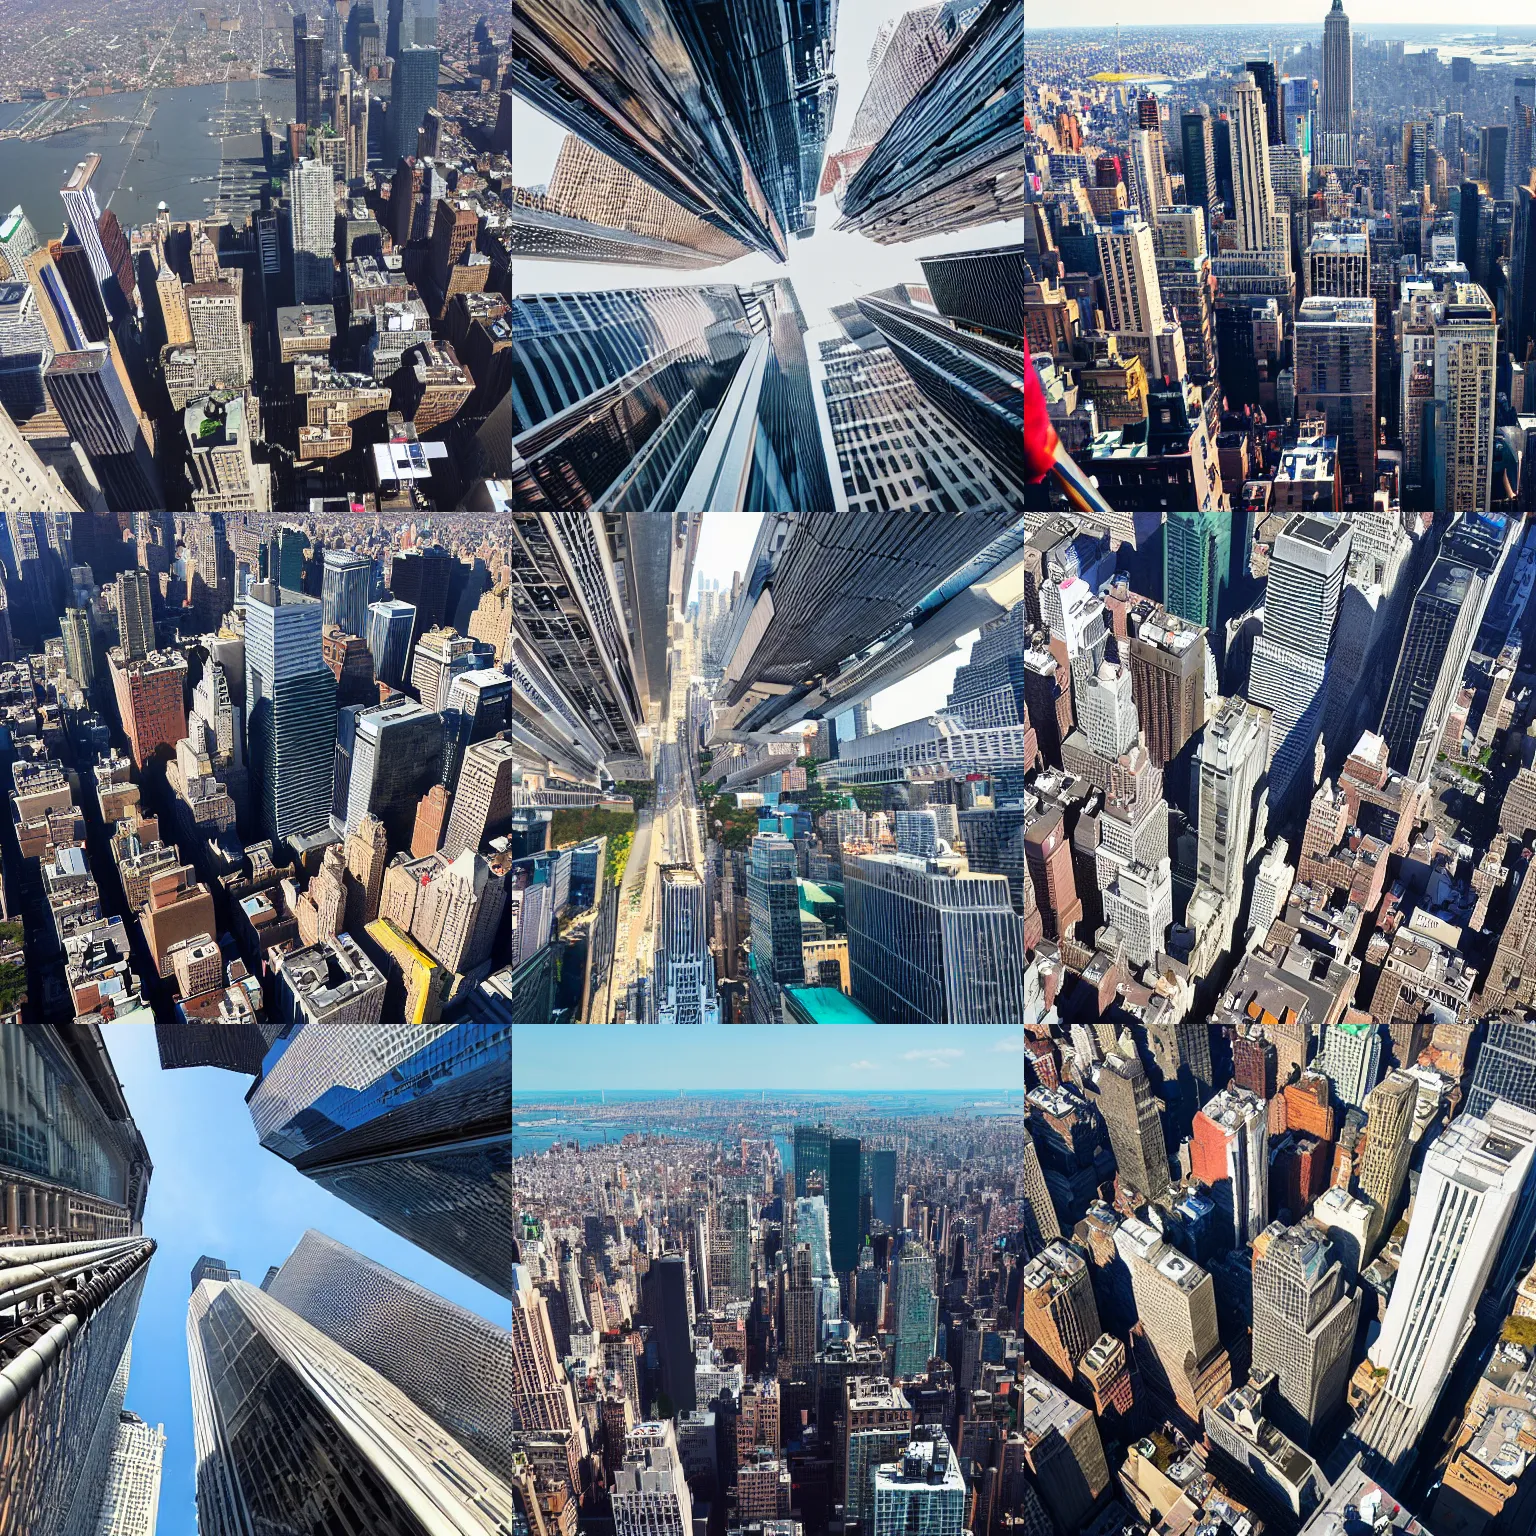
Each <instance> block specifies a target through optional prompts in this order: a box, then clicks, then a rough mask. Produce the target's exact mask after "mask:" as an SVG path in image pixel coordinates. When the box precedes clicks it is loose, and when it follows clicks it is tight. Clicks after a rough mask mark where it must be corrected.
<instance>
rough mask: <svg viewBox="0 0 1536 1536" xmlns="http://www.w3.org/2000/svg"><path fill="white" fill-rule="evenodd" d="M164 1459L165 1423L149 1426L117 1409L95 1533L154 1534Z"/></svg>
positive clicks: (117, 1535)
mask: <svg viewBox="0 0 1536 1536" xmlns="http://www.w3.org/2000/svg"><path fill="white" fill-rule="evenodd" d="M164 1460H165V1425H163V1424H157V1425H155V1427H154V1428H153V1429H151V1428H150V1426H149V1425H148V1424H146V1423H145V1422H144V1420H143V1419H141V1418H140V1417H139V1416H138V1414H136V1413H128V1412H126V1411H124V1412H122V1413H119V1415H118V1425H117V1439H116V1441H115V1442H114V1444H113V1447H112V1465H111V1467H110V1468H109V1470H108V1472H107V1491H106V1493H105V1495H104V1496H103V1498H102V1501H101V1514H100V1524H98V1525H97V1526H96V1527H95V1536H155V1522H156V1518H157V1516H158V1513H159V1509H160V1470H161V1466H162V1464H163V1463H164ZM87 1530H89V1527H87Z"/></svg>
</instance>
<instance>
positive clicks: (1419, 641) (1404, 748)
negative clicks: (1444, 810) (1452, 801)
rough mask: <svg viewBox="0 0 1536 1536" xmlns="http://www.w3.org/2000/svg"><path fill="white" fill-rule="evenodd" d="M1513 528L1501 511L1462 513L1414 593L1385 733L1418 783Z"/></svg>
mask: <svg viewBox="0 0 1536 1536" xmlns="http://www.w3.org/2000/svg"><path fill="white" fill-rule="evenodd" d="M1514 526H1515V525H1514V524H1513V523H1512V521H1511V520H1510V519H1509V518H1508V517H1506V516H1505V515H1504V514H1501V513H1495V514H1491V515H1487V514H1485V515H1467V516H1463V517H1461V518H1458V519H1457V521H1456V522H1455V523H1454V524H1453V525H1452V527H1451V529H1450V531H1449V532H1448V533H1447V534H1446V537H1445V541H1444V543H1443V544H1442V546H1441V552H1440V555H1439V558H1437V559H1436V561H1435V563H1434V564H1433V565H1432V566H1431V567H1430V569H1429V574H1428V575H1427V576H1425V578H1424V584H1423V585H1422V586H1421V587H1420V588H1419V590H1418V593H1417V594H1416V595H1415V597H1414V599H1413V606H1412V608H1411V609H1410V610H1409V614H1408V626H1407V629H1406V630H1405V632H1404V634H1403V645H1402V650H1401V651H1400V652H1399V654H1398V658H1397V669H1396V671H1395V672H1394V673H1393V677H1392V688H1391V692H1390V693H1388V695H1387V703H1386V708H1385V709H1384V711H1383V713H1382V718H1381V734H1382V737H1383V738H1384V739H1385V741H1386V743H1387V751H1388V760H1389V762H1390V763H1391V765H1392V767H1393V768H1394V769H1395V770H1396V771H1397V772H1399V773H1402V774H1405V775H1406V776H1407V777H1408V778H1410V779H1413V780H1415V781H1418V782H1422V781H1423V780H1425V779H1427V778H1428V777H1429V769H1430V764H1431V763H1432V762H1433V761H1434V756H1435V753H1436V752H1438V750H1439V747H1440V738H1441V735H1442V734H1443V733H1444V730H1445V719H1446V714H1447V712H1448V711H1449V709H1450V708H1451V706H1452V704H1453V703H1454V702H1455V700H1456V697H1457V695H1458V693H1459V692H1460V690H1461V685H1462V673H1463V672H1464V670H1465V668H1466V664H1467V660H1468V658H1469V656H1470V655H1471V652H1472V646H1473V642H1474V641H1475V640H1476V638H1477V632H1478V629H1479V627H1480V626H1481V624H1482V622H1483V615H1484V613H1485V612H1486V611H1487V607H1488V601H1489V598H1490V597H1491V596H1492V593H1493V588H1494V586H1495V584H1496V583H1497V581H1498V579H1499V576H1500V574H1501V572H1502V571H1503V569H1504V563H1505V561H1506V560H1507V559H1508V558H1509V552H1510V549H1511V548H1512V547H1513V544H1514V543H1515V542H1518V541H1517V540H1512V539H1511V533H1512V532H1513V529H1514Z"/></svg>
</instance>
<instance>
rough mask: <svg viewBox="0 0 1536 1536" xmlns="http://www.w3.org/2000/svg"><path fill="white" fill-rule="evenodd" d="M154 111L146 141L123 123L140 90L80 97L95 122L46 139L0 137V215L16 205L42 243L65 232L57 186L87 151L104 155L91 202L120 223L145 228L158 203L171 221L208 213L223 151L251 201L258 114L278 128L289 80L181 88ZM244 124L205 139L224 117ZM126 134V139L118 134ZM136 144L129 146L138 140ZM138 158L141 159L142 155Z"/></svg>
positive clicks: (5, 113) (6, 116)
mask: <svg viewBox="0 0 1536 1536" xmlns="http://www.w3.org/2000/svg"><path fill="white" fill-rule="evenodd" d="M153 94H154V99H155V115H154V117H153V119H152V120H151V121H150V124H149V126H148V128H146V129H145V130H144V133H143V135H142V137H140V136H139V134H138V130H137V129H136V128H134V127H132V125H131V123H130V122H129V121H123V122H101V121H99V120H100V119H103V118H123V119H133V118H134V117H135V116H136V115H137V113H138V111H139V108H140V107H141V106H142V105H143V102H144V96H143V93H142V92H136V93H133V94H126V95H120V96H95V97H91V98H90V99H89V100H88V101H87V102H86V103H84V104H85V105H86V106H87V107H88V109H89V117H90V119H93V120H97V121H96V125H95V126H92V125H91V122H90V121H87V122H86V123H84V124H83V125H82V126H79V127H73V128H70V129H69V130H68V131H67V132H65V133H59V134H54V135H52V136H51V137H48V138H45V139H34V140H21V139H0V217H3V216H4V215H5V214H6V213H8V212H9V211H10V210H11V209H12V208H14V207H15V206H16V205H17V204H18V203H19V204H20V205H21V206H22V208H23V209H24V210H25V212H26V214H27V217H28V218H29V219H31V221H32V223H33V225H34V226H35V227H36V229H37V232H38V234H39V236H40V237H42V238H43V239H52V238H54V237H56V236H58V235H59V234H60V233H62V231H63V227H64V204H63V202H62V200H61V199H60V197H59V188H60V187H61V186H63V185H64V182H65V180H66V178H67V177H68V176H69V173H70V171H72V170H73V169H74V167H75V166H76V165H77V164H78V163H79V162H80V161H81V160H83V159H84V158H85V157H86V156H87V155H89V154H93V153H94V154H99V155H100V156H101V166H100V168H99V169H98V170H97V172H96V178H95V180H94V182H93V183H92V186H93V187H94V189H95V191H96V200H97V201H98V202H99V203H100V204H101V206H102V207H103V208H111V210H112V211H113V212H114V213H115V214H116V215H117V217H118V220H119V221H120V222H121V223H122V225H123V227H124V228H125V229H128V228H132V227H133V226H134V225H135V224H147V223H149V222H150V221H151V220H152V219H153V218H154V216H155V209H156V206H157V205H158V204H159V203H160V202H161V201H162V200H163V201H164V202H165V203H166V205H167V206H168V207H169V209H170V211H171V217H172V218H173V219H177V220H183V219H199V218H203V217H205V216H207V215H208V214H209V212H210V211H211V210H212V207H213V204H212V202H209V201H204V199H207V198H212V197H214V196H216V195H217V193H218V191H219V186H218V183H217V182H216V181H198V180H194V178H197V177H216V176H217V175H218V173H219V169H220V162H221V153H222V155H223V156H225V157H227V162H228V163H229V164H231V165H236V166H237V168H238V169H239V171H240V172H241V175H240V177H239V179H238V182H237V183H236V185H237V186H238V189H239V192H240V194H241V195H240V197H239V200H238V203H237V206H238V207H239V208H241V209H243V208H244V207H245V206H247V196H246V194H247V193H249V191H250V190H251V189H252V188H253V187H254V186H255V185H256V184H257V178H258V173H259V172H260V170H261V137H260V127H261V111H262V107H263V104H264V105H265V108H266V110H267V111H268V112H269V113H270V114H271V116H272V119H273V123H274V125H275V126H276V127H277V129H278V131H279V132H281V131H282V124H283V123H285V122H286V120H287V119H288V118H289V117H290V116H292V113H293V81H292V80H268V79H262V80H235V81H231V82H230V83H229V84H228V85H194V86H183V87H180V88H178V89H176V90H157V91H155V92H154V93H153ZM37 105H38V104H37V103H36V102H21V103H8V104H4V105H0V129H4V128H7V127H9V126H10V125H11V124H13V123H16V122H18V121H20V120H21V119H22V118H23V117H25V116H26V115H27V114H28V113H30V112H34V111H35V110H36V109H37ZM226 107H227V109H228V110H229V113H230V115H231V116H232V117H238V118H239V120H240V121H242V122H245V123H249V124H251V125H252V126H253V128H254V129H255V131H254V132H252V133H248V134H242V135H239V136H236V137H231V138H228V139H224V140H222V141H221V140H220V139H218V138H216V137H210V135H211V134H212V133H213V132H214V129H215V127H216V126H217V125H218V124H219V123H220V122H221V120H222V119H223V117H224V113H225V110H226ZM125 135H127V136H128V140H127V142H126V143H125V142H124V136H125ZM136 139H137V140H138V142H137V144H135V142H134V141H135V140H136ZM141 157H142V158H141Z"/></svg>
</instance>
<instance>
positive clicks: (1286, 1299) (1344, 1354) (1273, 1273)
mask: <svg viewBox="0 0 1536 1536" xmlns="http://www.w3.org/2000/svg"><path fill="white" fill-rule="evenodd" d="M1359 1315H1360V1294H1359V1292H1358V1291H1351V1290H1350V1289H1349V1287H1348V1286H1347V1285H1346V1284H1345V1275H1344V1268H1343V1266H1342V1264H1341V1263H1340V1262H1339V1260H1338V1259H1337V1258H1336V1257H1335V1256H1334V1253H1333V1251H1332V1248H1331V1247H1330V1245H1329V1241H1328V1238H1327V1237H1326V1236H1325V1235H1324V1234H1323V1232H1322V1231H1320V1230H1319V1229H1318V1228H1317V1227H1316V1226H1314V1225H1312V1224H1311V1223H1310V1222H1309V1223H1305V1224H1300V1225H1297V1226H1291V1227H1287V1226H1285V1225H1284V1224H1283V1223H1281V1222H1278V1221H1276V1222H1271V1223H1270V1224H1269V1226H1267V1227H1266V1228H1265V1229H1264V1231H1263V1232H1261V1233H1260V1234H1259V1236H1258V1237H1257V1238H1256V1239H1255V1241H1254V1244H1253V1368H1254V1370H1255V1371H1269V1372H1272V1373H1273V1375H1274V1377H1275V1396H1274V1400H1273V1401H1272V1402H1271V1403H1270V1405H1269V1410H1268V1412H1269V1417H1270V1419H1271V1420H1272V1421H1273V1422H1274V1424H1275V1426H1276V1427H1277V1428H1278V1429H1279V1430H1280V1431H1281V1433H1282V1434H1285V1435H1288V1436H1289V1437H1290V1438H1291V1439H1292V1440H1294V1441H1295V1442H1296V1443H1297V1444H1298V1445H1301V1446H1307V1445H1310V1444H1312V1440H1313V1436H1314V1435H1315V1434H1316V1432H1317V1431H1318V1430H1320V1429H1323V1428H1324V1427H1325V1426H1326V1425H1328V1424H1329V1423H1330V1422H1331V1421H1332V1420H1333V1419H1334V1417H1335V1416H1336V1415H1337V1414H1338V1413H1339V1411H1340V1410H1341V1409H1342V1408H1343V1406H1344V1387H1345V1383H1346V1381H1347V1380H1348V1377H1349V1365H1350V1356H1351V1351H1352V1350H1353V1348H1354V1342H1355V1326H1356V1323H1357V1322H1358V1320H1359Z"/></svg>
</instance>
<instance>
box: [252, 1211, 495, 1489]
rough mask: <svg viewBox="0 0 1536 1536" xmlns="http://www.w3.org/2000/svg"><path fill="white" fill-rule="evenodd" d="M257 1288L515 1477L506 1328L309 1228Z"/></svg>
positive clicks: (484, 1458) (483, 1459) (490, 1464)
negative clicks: (266, 1281)
mask: <svg viewBox="0 0 1536 1536" xmlns="http://www.w3.org/2000/svg"><path fill="white" fill-rule="evenodd" d="M262 1290H264V1291H265V1292H266V1293H267V1294H268V1295H269V1296H271V1297H272V1298H273V1300H275V1301H280V1302H282V1304H283V1305H284V1306H285V1307H287V1308H288V1309H289V1310H290V1311H291V1312H297V1313H298V1315H299V1316H300V1317H302V1318H303V1319H304V1320H305V1322H308V1323H313V1324H314V1326H315V1327H316V1328H318V1329H319V1330H320V1331H321V1333H323V1334H324V1335H325V1336H326V1337H327V1338H328V1339H330V1340H332V1342H334V1343H336V1344H339V1345H340V1346H341V1347H342V1348H343V1349H344V1350H346V1351H347V1353H348V1354H350V1355H353V1356H354V1357H356V1358H357V1359H359V1360H361V1361H362V1362H363V1364H364V1365H366V1366H369V1367H370V1368H371V1369H373V1370H375V1371H377V1372H378V1373H379V1375H381V1376H383V1377H384V1378H385V1379H386V1380H387V1381H389V1382H391V1383H393V1385H395V1386H397V1387H398V1388H399V1389H400V1390H401V1391H402V1392H404V1393H405V1395H406V1396H407V1397H408V1398H410V1400H411V1401H412V1402H413V1403H415V1404H416V1406H417V1407H418V1408H420V1409H422V1410H423V1411H424V1412H426V1413H428V1414H430V1415H431V1416H432V1418H433V1420H434V1421H435V1422H436V1423H438V1424H440V1425H441V1426H442V1427H443V1428H444V1429H446V1430H447V1431H448V1433H449V1434H450V1435H452V1436H453V1437H454V1439H455V1440H457V1441H458V1442H459V1443H460V1444H461V1445H462V1446H463V1447H464V1448H465V1449H466V1450H467V1451H469V1452H470V1453H471V1454H472V1455H474V1456H475V1457H477V1458H478V1459H479V1460H480V1461H481V1462H482V1463H483V1464H484V1465H485V1466H487V1467H489V1468H490V1470H491V1471H493V1472H495V1473H496V1474H497V1475H498V1476H501V1477H505V1478H510V1477H511V1476H512V1439H511V1437H512V1402H511V1399H510V1397H509V1396H508V1395H507V1392H506V1390H505V1388H506V1385H507V1384H508V1383H510V1382H511V1380H512V1335H511V1334H510V1333H509V1332H507V1330H506V1329H505V1328H498V1327H497V1326H496V1325H495V1324H494V1323H490V1322H487V1321H486V1320H485V1319H484V1318H483V1317H480V1316H478V1315H476V1314H475V1313H473V1312H469V1311H467V1310H466V1309H465V1308H463V1307H460V1306H456V1305H455V1304H454V1303H453V1302H451V1301H446V1300H444V1299H443V1298H442V1297H441V1296H435V1295H433V1293H432V1292H431V1291H428V1290H425V1289H424V1288H423V1287H421V1286H419V1285H417V1284H415V1283H414V1282H413V1281H410V1280H407V1279H405V1278H404V1277H403V1276H401V1275H397V1274H395V1273H394V1271H393V1270H388V1269H385V1268H384V1266H383V1265H382V1264H376V1263H374V1261H373V1260H372V1259H369V1258H365V1257H364V1256H363V1255H362V1254H360V1253H354V1252H353V1250H352V1249H350V1248H348V1247H347V1246H346V1245H345V1244H344V1243H338V1242H337V1241H336V1240H335V1238H332V1237H327V1236H326V1235H325V1234H324V1233H323V1232H315V1231H313V1230H311V1231H309V1232H306V1233H305V1234H304V1236H303V1237H302V1238H301V1239H300V1240H299V1245H298V1247H297V1248H295V1249H294V1250H293V1252H292V1253H291V1254H290V1255H289V1257H288V1261H287V1263H285V1264H284V1265H283V1266H282V1268H281V1269H279V1270H278V1272H277V1274H276V1276H275V1277H274V1278H272V1279H271V1280H270V1281H269V1282H268V1283H267V1284H265V1285H263V1286H262Z"/></svg>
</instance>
